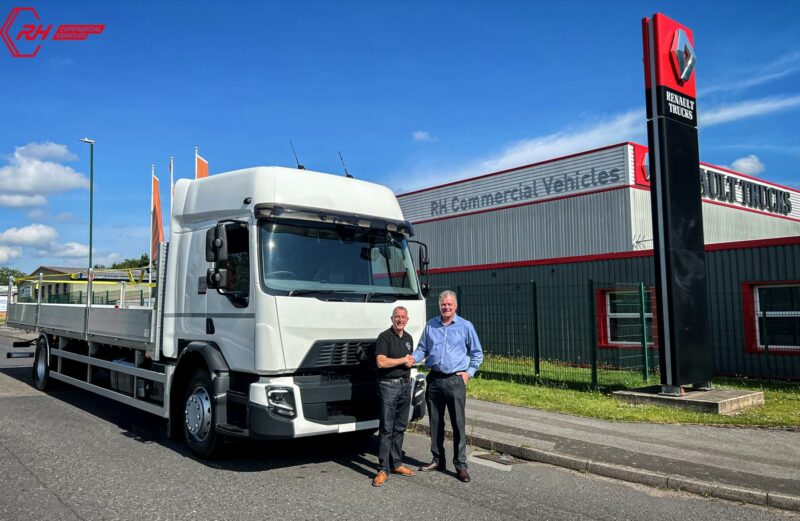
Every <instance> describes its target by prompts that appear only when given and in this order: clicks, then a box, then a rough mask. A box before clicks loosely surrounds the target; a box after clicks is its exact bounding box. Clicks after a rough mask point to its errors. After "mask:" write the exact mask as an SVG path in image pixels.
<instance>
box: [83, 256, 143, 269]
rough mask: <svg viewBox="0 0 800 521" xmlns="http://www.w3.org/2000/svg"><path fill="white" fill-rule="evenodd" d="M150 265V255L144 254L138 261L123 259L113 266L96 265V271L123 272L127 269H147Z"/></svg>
mask: <svg viewBox="0 0 800 521" xmlns="http://www.w3.org/2000/svg"><path fill="white" fill-rule="evenodd" d="M148 264H150V255H148V254H147V253H142V256H141V257H139V258H138V259H136V258H131V259H123V260H121V261H119V262H115V263H114V264H112V265H111V266H108V267H107V266H104V265H102V264H95V266H94V268H95V269H100V270H105V269H110V270H123V269H127V268H145V267H147V265H148Z"/></svg>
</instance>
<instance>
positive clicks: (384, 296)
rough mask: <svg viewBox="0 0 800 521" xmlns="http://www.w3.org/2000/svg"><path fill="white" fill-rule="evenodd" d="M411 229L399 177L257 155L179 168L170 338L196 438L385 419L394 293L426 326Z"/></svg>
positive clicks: (168, 300)
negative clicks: (225, 169)
mask: <svg viewBox="0 0 800 521" xmlns="http://www.w3.org/2000/svg"><path fill="white" fill-rule="evenodd" d="M412 233H413V231H412V228H411V225H410V224H409V223H408V222H406V221H405V220H404V219H403V216H402V213H401V211H400V208H399V205H398V203H397V200H396V199H395V197H394V194H393V193H392V192H391V191H390V190H389V189H387V188H385V187H383V186H380V185H376V184H373V183H368V182H365V181H360V180H356V179H352V178H345V177H338V176H332V175H328V174H322V173H318V172H311V171H307V170H295V169H289V168H281V167H259V168H251V169H246V170H239V171H235V172H229V173H224V174H217V175H214V176H211V177H207V178H203V179H199V180H191V181H189V180H179V181H178V183H177V184H176V186H175V195H174V202H173V209H172V216H171V227H170V235H169V239H170V240H169V254H168V256H167V262H166V270H167V271H166V278H165V279H166V282H165V291H164V305H163V316H164V320H163V340H162V343H161V345H162V355H163V358H164V359H166V360H174V361H175V363H176V366H177V367H176V370H175V373H174V376H173V383H172V385H171V386H170V387H171V389H172V394H173V398H172V400H171V402H172V404H173V405H172V414H170V417H171V418H172V419H173V420H174V419H175V418H180V420H181V424H182V425H183V429H184V431H185V432H184V434H185V437H186V439H187V442H188V443H189V445H190V447H191V448H192V449H193V450H194V451H195V452H198V453H200V454H201V455H202V454H203V453H204V452H207V451H209V449H211V450H213V449H214V445H215V444H216V441H217V440H216V438H217V435H218V434H225V435H229V436H248V437H251V438H265V439H273V438H292V437H303V436H312V435H318V434H327V433H343V432H353V431H358V430H365V431H371V430H374V429H376V428H377V426H378V416H377V413H378V391H377V383H376V373H375V355H374V348H375V339H376V338H377V336H378V334H379V333H380V332H381V331H382V330H385V329H386V328H388V327H389V326H390V316H391V314H392V310H393V309H394V308H395V307H396V306H403V307H405V308H406V309H407V310H408V314H409V317H410V321H409V325H408V327H407V331H408V332H409V333H410V334H411V335H412V337H413V338H414V339H417V340H418V339H419V337H420V334H421V332H422V329H423V326H424V324H425V300H424V294H425V292H426V290H425V288H424V285H423V284H421V283H420V281H419V280H418V278H417V269H416V268H415V266H414V262H413V259H412V254H411V250H410V248H409V237H410V236H411V235H412ZM420 264H421V266H420V269H423V270H424V265H425V264H426V261H425V259H424V257H423V256H422V255H420ZM203 366H205V368H206V370H207V374H206V375H205V378H203V376H204V375H202V374H201V378H197V373H198V368H199V370H200V372H201V373H202V370H203ZM414 381H415V385H414V386H412V388H411V389H410V392H412V393H413V395H414V398H413V403H414V405H415V407H413V408H412V409H413V411H414V414H415V415H416V416H421V415H422V414H423V411H424V408H423V407H424V406H423V402H422V400H423V392H422V388H423V386H424V383H423V381H422V379H421V378H420V379H416V378H415V379H414ZM176 394H177V395H178V396H176ZM179 397H180V399H179ZM173 423H176V422H174V421H173ZM176 427H177V425H176Z"/></svg>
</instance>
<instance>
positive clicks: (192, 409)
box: [183, 369, 220, 458]
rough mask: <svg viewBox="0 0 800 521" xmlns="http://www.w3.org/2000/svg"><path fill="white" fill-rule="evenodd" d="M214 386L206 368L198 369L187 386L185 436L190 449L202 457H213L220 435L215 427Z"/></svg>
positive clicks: (184, 419)
mask: <svg viewBox="0 0 800 521" xmlns="http://www.w3.org/2000/svg"><path fill="white" fill-rule="evenodd" d="M215 414H216V406H215V405H214V386H213V384H212V382H211V376H210V375H209V374H208V371H207V370H206V369H198V370H197V371H195V373H194V375H192V378H191V379H190V380H189V385H187V386H186V394H185V401H184V415H183V437H184V439H185V440H186V444H187V445H188V446H189V449H190V450H191V451H192V452H193V453H195V454H196V455H197V456H199V457H201V458H210V457H212V456H213V455H214V454H215V453H216V451H217V447H218V445H219V441H220V439H219V438H220V437H219V435H218V434H217V431H216V429H215V427H214V419H215V418H214V416H215Z"/></svg>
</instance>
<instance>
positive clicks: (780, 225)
mask: <svg viewBox="0 0 800 521" xmlns="http://www.w3.org/2000/svg"><path fill="white" fill-rule="evenodd" d="M630 205H631V213H632V216H633V217H632V229H633V236H634V238H635V240H634V242H637V241H638V242H641V243H643V244H645V245H646V246H645V247H646V248H652V247H653V242H652V239H653V229H652V224H651V223H652V220H651V217H650V191H649V190H635V189H632V190H630ZM703 232H704V236H705V243H706V244H717V243H721V242H736V241H749V240H756V239H771V238H777V237H792V236H796V235H800V222H797V221H793V220H789V219H781V218H780V217H775V216H772V215H766V214H763V213H755V212H748V211H744V210H741V209H738V208H735V207H730V206H721V205H718V204H713V203H709V202H707V201H706V200H705V199H704V200H703ZM642 239H643V240H642Z"/></svg>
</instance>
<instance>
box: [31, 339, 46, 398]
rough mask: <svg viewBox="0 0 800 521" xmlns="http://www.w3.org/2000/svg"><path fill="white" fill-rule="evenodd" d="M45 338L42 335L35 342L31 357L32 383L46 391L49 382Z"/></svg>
mask: <svg viewBox="0 0 800 521" xmlns="http://www.w3.org/2000/svg"><path fill="white" fill-rule="evenodd" d="M47 358H48V356H47V338H45V337H44V335H42V336H40V337H39V340H38V341H37V342H36V352H35V354H34V358H33V374H32V376H33V385H34V387H36V388H37V389H39V390H40V391H46V390H47V389H48V388H49V387H51V384H50V364H49V362H48V360H47Z"/></svg>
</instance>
